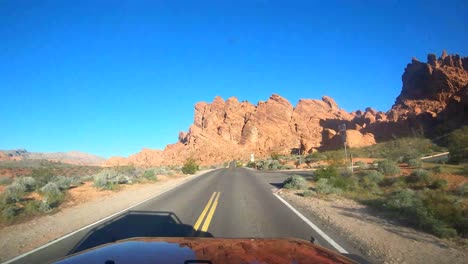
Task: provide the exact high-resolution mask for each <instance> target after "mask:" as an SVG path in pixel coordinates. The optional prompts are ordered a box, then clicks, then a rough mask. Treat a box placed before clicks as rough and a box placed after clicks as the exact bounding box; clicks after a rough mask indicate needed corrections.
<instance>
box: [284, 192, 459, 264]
mask: <svg viewBox="0 0 468 264" xmlns="http://www.w3.org/2000/svg"><path fill="white" fill-rule="evenodd" d="M279 193H280V195H281V196H282V197H283V198H285V199H286V200H288V202H290V203H291V204H292V205H293V206H294V207H296V209H300V210H301V211H303V210H306V211H307V213H309V214H312V215H316V216H318V217H319V218H320V219H323V220H326V221H328V223H329V224H330V225H333V226H334V228H336V229H339V230H340V233H342V234H346V236H347V240H348V241H349V242H350V243H352V244H353V245H354V246H355V247H356V248H359V249H360V250H361V251H362V254H363V256H365V257H367V258H368V259H369V260H374V261H375V262H376V263H424V264H432V263H434V264H436V263H466V260H467V250H466V248H461V246H459V245H456V244H455V243H454V242H452V241H449V240H444V239H439V238H437V237H435V236H432V235H430V234H427V233H424V232H420V231H417V230H414V229H412V228H408V227H404V226H401V225H398V224H396V223H393V222H392V221H388V220H386V219H385V218H383V217H382V216H380V215H379V214H378V212H375V211H373V210H371V209H370V208H368V207H367V206H365V205H362V204H359V203H357V202H355V201H352V200H348V199H344V198H336V197H335V198H330V199H327V200H324V199H321V198H318V197H301V196H299V195H297V194H296V193H295V191H288V190H281V191H280V192H279Z"/></svg>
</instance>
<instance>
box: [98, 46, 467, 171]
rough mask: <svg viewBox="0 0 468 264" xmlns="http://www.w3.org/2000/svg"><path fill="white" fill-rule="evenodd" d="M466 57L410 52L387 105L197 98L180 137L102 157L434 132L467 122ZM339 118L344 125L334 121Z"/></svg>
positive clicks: (179, 156)
mask: <svg viewBox="0 0 468 264" xmlns="http://www.w3.org/2000/svg"><path fill="white" fill-rule="evenodd" d="M467 68H468V58H466V57H464V58H461V57H460V56H459V55H447V53H446V52H445V51H444V53H443V54H442V56H441V57H440V58H438V59H437V58H436V56H435V55H433V54H430V55H428V61H427V63H423V62H420V61H418V60H417V59H414V58H413V60H412V62H411V63H410V64H408V65H407V67H406V69H405V71H404V73H403V77H402V81H403V87H402V91H401V94H400V96H398V98H397V99H396V102H395V104H394V105H393V107H392V109H391V110H390V111H388V112H387V113H384V112H380V111H377V110H374V109H372V108H366V109H365V110H364V111H360V110H358V111H355V112H352V113H348V112H346V111H344V110H342V109H340V108H339V106H338V105H337V103H336V102H335V101H334V100H333V99H332V98H330V97H328V96H324V97H323V98H322V100H313V99H301V100H300V101H299V102H298V103H297V105H296V106H293V105H292V104H291V103H290V102H289V101H288V100H286V99H285V98H283V97H281V96H279V95H277V94H273V95H272V96H271V97H270V98H269V99H268V100H267V101H260V102H258V104H256V105H254V104H251V103H249V102H246V101H244V102H239V100H238V99H237V98H235V97H231V98H229V99H227V100H226V101H225V100H223V99H222V98H221V97H216V98H215V99H214V100H213V102H211V103H205V102H200V103H197V104H196V105H195V116H194V122H193V125H192V126H191V127H190V128H189V131H188V132H181V133H179V140H178V142H177V143H175V144H171V145H168V146H167V147H166V148H165V149H164V150H163V151H158V150H149V149H143V150H142V151H141V152H139V153H137V154H134V155H132V156H130V157H128V158H121V157H113V158H111V159H109V160H108V161H107V162H106V165H109V166H113V165H125V164H134V165H138V166H158V165H171V164H182V163H183V161H184V160H185V159H187V158H188V157H194V158H196V159H197V160H199V161H200V162H201V164H215V163H221V162H224V161H228V160H232V159H242V160H246V159H248V157H250V153H254V154H255V155H256V156H257V157H264V156H268V155H270V154H271V153H273V152H275V153H284V154H288V153H308V152H309V153H310V152H313V151H315V150H317V149H336V148H339V147H341V146H342V145H343V139H342V137H343V135H346V138H347V145H348V146H349V147H363V146H368V145H372V144H375V143H376V139H377V140H386V139H389V138H392V137H396V136H407V135H412V134H415V133H417V134H419V135H426V136H435V135H440V134H441V133H446V132H448V131H450V130H451V129H454V128H457V127H459V126H461V125H463V124H466V123H467V120H466V117H465V113H466V112H467V102H468V100H467V98H468V96H467V87H468V69H467ZM341 124H345V125H346V127H347V130H346V131H345V132H342V133H341V134H340V132H339V131H338V126H339V125H341Z"/></svg>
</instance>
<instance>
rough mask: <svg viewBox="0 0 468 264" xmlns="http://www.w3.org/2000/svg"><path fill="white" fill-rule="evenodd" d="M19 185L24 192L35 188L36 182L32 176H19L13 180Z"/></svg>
mask: <svg viewBox="0 0 468 264" xmlns="http://www.w3.org/2000/svg"><path fill="white" fill-rule="evenodd" d="M15 182H17V183H18V184H19V185H22V186H24V191H25V192H32V191H34V190H35V189H36V187H37V184H38V182H37V181H36V180H35V179H34V178H33V177H19V178H17V179H16V180H15Z"/></svg>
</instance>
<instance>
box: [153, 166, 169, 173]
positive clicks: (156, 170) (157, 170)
mask: <svg viewBox="0 0 468 264" xmlns="http://www.w3.org/2000/svg"><path fill="white" fill-rule="evenodd" d="M153 172H154V174H155V175H170V174H172V173H171V170H170V169H169V168H167V167H156V168H153Z"/></svg>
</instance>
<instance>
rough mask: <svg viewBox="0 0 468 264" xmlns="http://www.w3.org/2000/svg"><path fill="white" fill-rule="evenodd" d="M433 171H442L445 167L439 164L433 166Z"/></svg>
mask: <svg viewBox="0 0 468 264" xmlns="http://www.w3.org/2000/svg"><path fill="white" fill-rule="evenodd" d="M432 171H433V172H434V173H442V171H443V169H442V166H440V165H437V166H435V167H433V168H432Z"/></svg>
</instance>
